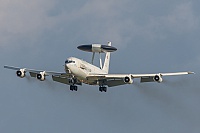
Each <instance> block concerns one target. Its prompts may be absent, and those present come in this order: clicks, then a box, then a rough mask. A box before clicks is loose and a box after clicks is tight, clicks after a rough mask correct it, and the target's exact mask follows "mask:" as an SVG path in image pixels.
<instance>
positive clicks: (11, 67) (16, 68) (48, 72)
mask: <svg viewBox="0 0 200 133" xmlns="http://www.w3.org/2000/svg"><path fill="white" fill-rule="evenodd" d="M4 68H7V69H12V70H16V71H18V70H23V71H25V72H29V73H30V74H31V75H34V74H39V73H40V72H44V75H45V76H49V75H66V73H63V72H53V71H44V70H35V69H28V68H20V67H14V66H7V65H6V66H4ZM33 77H34V76H33Z"/></svg>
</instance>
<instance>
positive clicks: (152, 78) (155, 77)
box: [87, 72, 194, 87]
mask: <svg viewBox="0 0 200 133" xmlns="http://www.w3.org/2000/svg"><path fill="white" fill-rule="evenodd" d="M187 74H194V72H175V73H157V74H156V73H154V74H99V75H96V74H92V75H90V76H88V77H87V79H88V80H99V81H104V82H105V83H106V85H108V86H109V87H112V86H118V85H123V84H131V83H133V80H132V79H134V78H140V82H141V83H143V82H159V83H161V82H162V81H163V79H162V77H163V76H178V75H187Z"/></svg>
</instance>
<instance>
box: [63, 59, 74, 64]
mask: <svg viewBox="0 0 200 133" xmlns="http://www.w3.org/2000/svg"><path fill="white" fill-rule="evenodd" d="M68 63H75V61H73V60H66V61H65V64H68Z"/></svg>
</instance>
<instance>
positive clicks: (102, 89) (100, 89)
mask: <svg viewBox="0 0 200 133" xmlns="http://www.w3.org/2000/svg"><path fill="white" fill-rule="evenodd" d="M99 91H100V92H103V91H104V92H107V87H105V86H99Z"/></svg>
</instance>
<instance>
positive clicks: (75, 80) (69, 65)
mask: <svg viewBox="0 0 200 133" xmlns="http://www.w3.org/2000/svg"><path fill="white" fill-rule="evenodd" d="M77 48H78V49H80V50H83V51H86V52H92V53H93V56H92V62H91V63H89V62H86V61H84V60H81V59H78V58H75V57H70V58H67V60H66V61H65V65H64V70H65V72H54V71H45V70H35V69H28V68H21V67H14V66H7V65H5V66H4V68H7V69H12V70H16V75H17V76H18V77H20V78H24V77H25V76H26V73H27V72H29V74H30V76H31V77H35V78H36V79H38V80H40V81H45V79H46V76H52V79H53V81H56V82H59V83H63V84H67V85H70V90H71V91H77V90H78V86H77V85H82V84H83V83H84V84H88V85H97V86H99V91H100V92H107V87H114V86H119V85H125V84H132V83H133V79H135V78H140V82H141V83H145V82H158V83H161V82H163V77H164V76H175V75H187V74H194V72H191V71H187V72H175V73H154V74H109V73H108V72H109V64H110V54H111V52H114V51H116V50H117V48H115V47H113V46H111V42H108V44H107V45H102V44H89V45H80V46H78V47H77ZM95 53H99V54H101V53H105V59H104V63H103V64H102V60H101V56H100V59H99V60H100V66H99V67H98V66H95V65H94V64H93V61H94V56H95Z"/></svg>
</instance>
